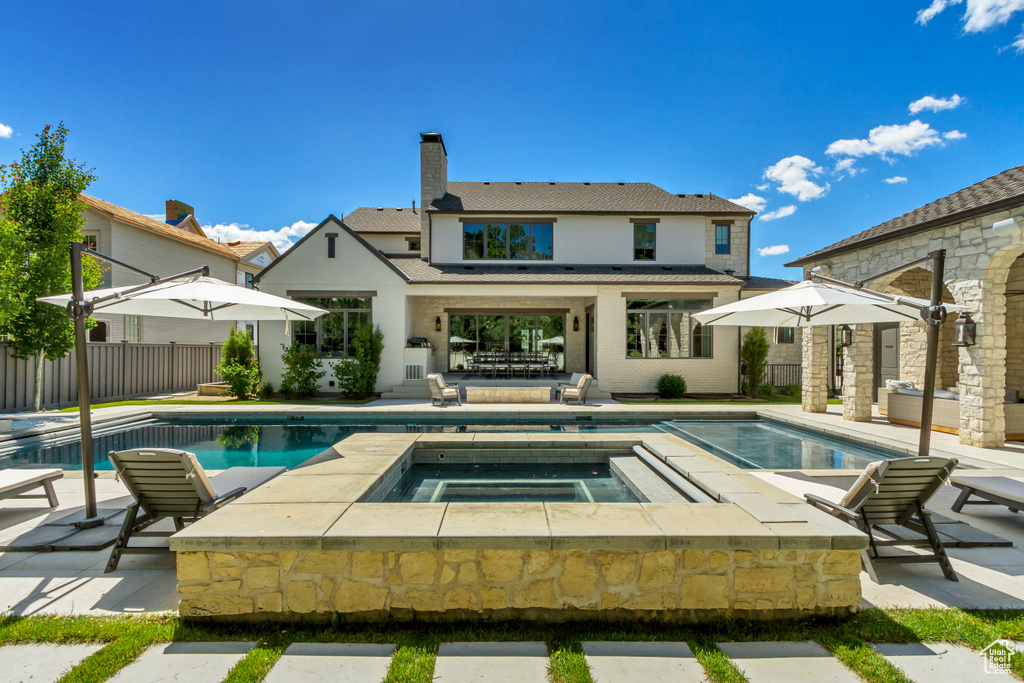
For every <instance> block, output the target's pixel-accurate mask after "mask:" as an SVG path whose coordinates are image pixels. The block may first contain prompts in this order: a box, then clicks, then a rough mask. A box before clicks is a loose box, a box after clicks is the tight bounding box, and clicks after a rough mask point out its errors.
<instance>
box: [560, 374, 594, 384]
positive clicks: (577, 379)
mask: <svg viewBox="0 0 1024 683" xmlns="http://www.w3.org/2000/svg"><path fill="white" fill-rule="evenodd" d="M585 374H587V373H585V372H574V373H572V376H571V377H570V378H569V381H565V380H564V379H560V380H558V386H559V388H568V387H575V386H576V385H577V384H579V383H580V380H581V379H583V375H585Z"/></svg>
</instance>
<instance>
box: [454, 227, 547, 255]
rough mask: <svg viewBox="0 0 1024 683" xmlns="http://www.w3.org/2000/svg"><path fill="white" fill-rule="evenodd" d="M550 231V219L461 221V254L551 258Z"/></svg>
mask: <svg viewBox="0 0 1024 683" xmlns="http://www.w3.org/2000/svg"><path fill="white" fill-rule="evenodd" d="M552 234H553V226H552V224H551V223H465V224H464V225H463V226H462V258H463V259H465V260H477V259H487V260H493V261H504V260H509V259H515V260H551V259H552V258H553V257H554V240H553V239H552Z"/></svg>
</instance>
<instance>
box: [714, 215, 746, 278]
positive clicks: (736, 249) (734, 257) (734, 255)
mask: <svg viewBox="0 0 1024 683" xmlns="http://www.w3.org/2000/svg"><path fill="white" fill-rule="evenodd" d="M730 222H731V223H732V227H731V229H730V231H729V242H730V244H729V253H728V254H716V253H715V223H730ZM749 262H750V216H720V217H718V216H716V217H714V218H712V217H711V216H707V217H706V218H705V219H704V265H706V266H707V267H708V268H711V269H712V270H717V271H718V272H720V273H724V272H725V271H727V270H731V271H733V275H736V276H737V277H746V276H747V275H750V273H748V272H747V266H748V264H749Z"/></svg>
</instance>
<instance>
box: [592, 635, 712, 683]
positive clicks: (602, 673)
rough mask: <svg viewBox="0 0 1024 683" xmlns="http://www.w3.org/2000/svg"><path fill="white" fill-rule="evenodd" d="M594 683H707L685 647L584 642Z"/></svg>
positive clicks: (680, 644)
mask: <svg viewBox="0 0 1024 683" xmlns="http://www.w3.org/2000/svg"><path fill="white" fill-rule="evenodd" d="M583 653H584V654H585V655H586V657H587V664H588V665H589V666H590V677H591V678H592V679H593V680H594V683H627V682H629V681H638V682H640V683H690V682H694V683H695V682H696V681H704V680H707V679H706V678H705V676H704V668H703V667H702V666H701V665H700V662H698V661H697V658H696V657H694V656H693V652H692V651H691V650H690V646H689V645H687V644H686V643H616V642H585V643H583Z"/></svg>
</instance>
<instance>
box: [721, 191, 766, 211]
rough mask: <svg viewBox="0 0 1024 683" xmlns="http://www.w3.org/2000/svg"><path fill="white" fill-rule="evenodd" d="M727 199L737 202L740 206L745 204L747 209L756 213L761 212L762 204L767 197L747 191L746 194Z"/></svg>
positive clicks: (762, 209)
mask: <svg viewBox="0 0 1024 683" xmlns="http://www.w3.org/2000/svg"><path fill="white" fill-rule="evenodd" d="M729 201H730V202H732V203H733V204H739V205H740V206H745V207H747V208H748V209H750V210H751V211H757V212H758V213H761V212H762V211H764V205H765V204H767V203H768V200H767V199H765V198H764V197H758V196H757V195H756V194H754V193H753V192H748V193H747V194H745V195H743V196H742V197H737V198H736V199H730V200H729Z"/></svg>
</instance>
